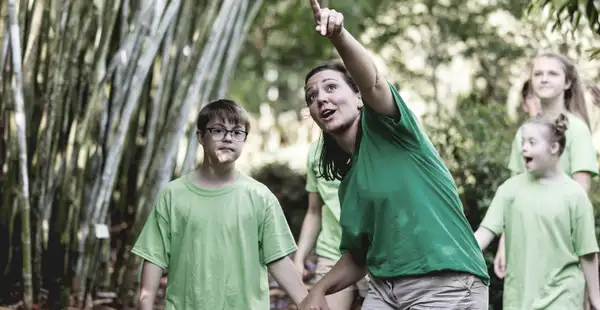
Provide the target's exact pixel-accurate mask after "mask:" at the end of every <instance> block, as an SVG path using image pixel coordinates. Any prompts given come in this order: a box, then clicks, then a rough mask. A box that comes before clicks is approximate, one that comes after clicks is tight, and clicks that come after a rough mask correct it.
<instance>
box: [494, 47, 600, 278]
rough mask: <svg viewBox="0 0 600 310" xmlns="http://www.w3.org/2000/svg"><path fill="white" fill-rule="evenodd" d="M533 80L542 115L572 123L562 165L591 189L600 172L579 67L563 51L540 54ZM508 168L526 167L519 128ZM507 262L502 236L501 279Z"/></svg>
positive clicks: (496, 264) (497, 263)
mask: <svg viewBox="0 0 600 310" xmlns="http://www.w3.org/2000/svg"><path fill="white" fill-rule="evenodd" d="M530 81H531V91H532V92H533V94H534V95H535V97H537V98H538V99H539V100H540V103H541V105H540V106H539V107H540V108H541V111H540V112H541V114H542V115H544V116H546V117H550V118H556V117H557V116H558V115H559V114H561V113H562V114H565V115H566V116H567V119H568V120H569V124H570V125H569V129H568V130H567V132H566V137H567V144H566V146H565V151H564V153H563V154H562V156H561V157H560V166H561V167H562V169H563V170H564V171H565V172H566V173H567V174H568V175H570V176H571V177H572V178H573V180H575V181H576V182H577V183H579V184H580V185H581V186H582V187H583V188H584V189H585V190H586V191H588V190H589V188H590V183H591V179H592V177H593V176H595V175H597V174H598V163H597V158H596V150H595V149H594V145H593V142H592V134H591V131H590V127H589V117H588V112H587V109H586V106H585V100H584V93H583V87H582V83H581V79H580V77H579V73H578V72H577V69H576V68H575V66H574V65H573V63H572V62H571V61H569V60H568V59H567V58H566V57H564V56H562V55H560V54H556V53H545V54H541V55H540V56H538V57H536V58H535V59H534V61H533V67H532V70H531V79H530ZM508 168H509V169H510V170H511V171H512V172H513V174H518V173H522V172H524V171H525V162H524V160H523V157H522V156H521V131H518V132H517V134H516V136H515V140H514V141H513V144H512V149H511V155H510V160H509V164H508ZM507 263H508V261H507V260H506V254H505V250H504V236H502V237H501V238H500V243H499V244H498V252H497V253H496V259H495V260H494V271H495V273H496V275H497V276H498V277H499V278H501V279H502V278H504V275H505V266H506V264H507Z"/></svg>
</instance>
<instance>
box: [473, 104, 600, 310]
mask: <svg viewBox="0 0 600 310" xmlns="http://www.w3.org/2000/svg"><path fill="white" fill-rule="evenodd" d="M567 123H568V122H567V117H566V116H564V115H563V114H560V115H559V117H558V119H557V120H556V121H555V122H552V121H549V120H548V119H547V118H544V117H543V116H538V117H535V118H533V119H531V120H529V121H527V122H526V123H525V124H524V125H523V126H522V127H521V130H520V136H521V139H522V142H521V143H522V147H521V150H522V151H521V158H522V159H523V161H524V162H525V170H526V172H524V173H520V174H517V175H515V176H513V177H511V178H510V179H508V180H507V181H505V182H504V183H503V184H502V185H501V186H500V187H499V188H498V191H497V192H496V195H495V196H494V199H493V200H492V203H491V205H490V207H489V209H488V211H487V213H486V215H485V217H484V219H483V221H482V222H481V226H480V227H479V229H477V231H476V232H475V238H476V239H477V242H478V243H479V246H480V247H481V249H482V250H484V249H485V248H486V247H487V246H488V245H489V244H490V242H491V241H492V240H493V238H494V237H495V236H497V235H500V234H501V233H503V232H504V233H505V235H506V249H507V252H506V253H507V259H508V260H507V261H508V262H509V263H508V264H507V268H506V280H505V281H504V303H503V306H504V309H546V310H548V309H557V310H563V309H582V308H583V305H584V287H585V285H586V284H587V292H588V294H589V301H590V303H591V305H592V306H593V307H594V308H595V309H600V285H599V284H598V257H597V252H598V243H597V240H596V230H595V223H594V210H593V207H592V203H591V202H590V200H589V198H588V195H587V193H586V191H585V190H584V189H583V188H582V187H581V184H580V183H578V182H576V181H574V180H573V179H571V178H570V177H569V176H568V175H567V174H565V172H564V169H563V167H561V163H560V161H561V154H563V151H564V150H565V147H566V145H568V143H569V140H568V139H569V138H568V137H566V136H567V134H566V130H567Z"/></svg>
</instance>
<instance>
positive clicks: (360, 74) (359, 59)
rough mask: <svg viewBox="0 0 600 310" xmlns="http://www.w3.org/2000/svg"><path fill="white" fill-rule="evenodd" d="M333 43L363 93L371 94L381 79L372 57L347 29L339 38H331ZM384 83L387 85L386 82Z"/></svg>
mask: <svg viewBox="0 0 600 310" xmlns="http://www.w3.org/2000/svg"><path fill="white" fill-rule="evenodd" d="M331 43H333V46H335V48H336V50H337V51H338V53H339V54H340V57H341V58H342V60H343V61H344V65H345V66H346V68H348V72H350V75H352V79H353V80H354V82H355V83H356V85H357V86H358V88H359V89H360V91H361V93H366V92H370V91H371V90H372V89H373V88H374V87H375V85H377V84H378V83H379V82H380V81H379V79H380V78H381V77H380V76H379V72H378V70H377V67H376V66H375V63H374V62H373V60H372V58H371V55H369V53H368V52H367V50H366V49H365V48H364V47H363V46H362V44H360V42H358V41H357V40H356V38H354V37H353V36H352V34H350V32H348V30H346V29H344V30H343V31H342V33H341V34H340V35H339V36H337V37H334V38H331ZM382 82H383V84H385V81H382Z"/></svg>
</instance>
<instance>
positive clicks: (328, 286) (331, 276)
mask: <svg viewBox="0 0 600 310" xmlns="http://www.w3.org/2000/svg"><path fill="white" fill-rule="evenodd" d="M365 275H367V266H366V265H365V266H359V265H357V264H356V262H355V261H354V259H353V258H352V254H351V253H349V252H346V253H344V254H343V255H342V257H341V258H340V259H339V260H338V261H337V263H336V264H335V266H333V268H331V270H330V271H329V272H328V273H327V274H326V275H325V276H324V277H323V278H322V279H321V280H320V281H319V282H317V284H315V286H314V287H313V288H312V289H313V290H320V291H321V292H323V293H324V295H330V294H335V293H337V292H339V291H341V290H343V289H345V288H347V287H349V286H351V285H353V284H354V283H356V282H358V281H359V280H360V279H362V278H364V277H365Z"/></svg>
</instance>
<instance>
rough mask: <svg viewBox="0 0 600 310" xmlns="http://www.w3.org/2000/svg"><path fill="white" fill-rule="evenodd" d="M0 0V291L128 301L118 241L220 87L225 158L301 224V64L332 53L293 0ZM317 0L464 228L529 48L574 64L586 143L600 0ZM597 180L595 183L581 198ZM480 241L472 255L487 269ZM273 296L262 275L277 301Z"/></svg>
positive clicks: (12, 298)
mask: <svg viewBox="0 0 600 310" xmlns="http://www.w3.org/2000/svg"><path fill="white" fill-rule="evenodd" d="M1 3H2V5H1V6H0V16H2V22H1V23H0V98H1V99H0V167H1V168H2V169H0V180H1V182H0V184H1V185H0V201H1V203H0V248H1V249H5V250H2V251H0V305H4V306H5V307H9V308H11V309H13V308H22V309H39V308H50V309H66V308H69V309H92V308H94V309H130V308H133V307H135V303H136V298H135V296H136V294H137V289H138V287H139V283H138V280H139V277H138V273H139V261H137V260H136V259H135V257H134V256H132V255H131V254H130V252H129V250H130V248H131V245H132V242H133V241H134V240H135V238H136V236H137V234H138V233H139V232H140V229H141V227H142V224H143V222H144V220H145V218H146V216H147V215H148V212H149V211H150V210H151V208H152V205H153V203H154V201H155V199H156V193H157V192H158V190H159V189H160V188H162V187H163V186H164V185H165V184H166V183H167V182H169V181H170V180H172V179H173V178H176V177H178V176H180V175H181V174H182V173H185V172H187V171H190V170H191V169H193V167H194V166H195V165H197V163H198V160H200V159H201V157H200V156H198V155H199V154H201V149H199V148H198V146H197V144H196V142H195V139H194V138H193V137H194V127H193V121H194V118H195V116H196V114H197V112H198V110H199V109H200V108H201V107H202V105H204V104H206V103H207V102H209V101H210V100H212V99H215V98H220V97H229V98H232V99H234V100H236V101H238V102H240V103H241V104H243V105H244V107H245V108H246V109H247V110H248V111H249V112H250V113H251V116H252V128H253V130H252V132H251V134H250V136H249V138H248V142H247V144H246V147H245V151H244V155H243V156H242V158H241V159H240V168H241V169H242V170H244V171H246V172H248V173H250V174H251V175H253V176H254V177H255V178H257V179H258V180H259V181H261V182H264V183H265V184H266V185H267V186H268V187H269V188H270V189H271V190H272V191H273V192H274V193H275V194H276V196H277V197H278V198H279V199H280V202H281V205H282V207H283V208H284V211H285V214H286V218H287V220H288V222H289V224H290V226H291V227H292V230H293V232H294V234H295V235H296V236H297V235H298V232H299V229H300V225H301V222H302V219H303V216H304V213H305V211H306V206H307V196H306V192H305V190H304V185H305V176H304V175H305V163H306V152H307V151H308V145H309V144H310V142H312V141H314V140H315V139H317V138H318V137H319V129H318V128H317V127H316V126H315V125H314V123H313V122H312V120H311V119H310V117H309V116H308V113H307V111H306V108H305V104H304V101H303V95H302V86H303V81H304V80H303V79H304V75H305V74H306V73H307V72H308V70H309V69H310V68H311V67H313V66H315V65H316V64H318V63H321V62H323V61H326V60H331V59H335V58H336V55H335V51H334V50H333V48H332V46H331V45H330V44H329V42H327V40H325V39H323V38H320V37H319V36H318V35H317V34H316V33H315V32H314V25H313V23H314V21H313V19H312V15H311V11H310V7H309V1H308V0H197V1H192V0H168V1H167V0H145V1H142V0H93V1H73V0H61V1H58V0H3V1H2V2H1ZM321 6H322V7H326V6H329V7H331V8H335V9H336V10H338V11H341V12H342V13H344V15H345V23H346V27H347V28H348V29H349V30H350V32H351V33H353V34H354V35H355V36H356V37H357V38H359V39H360V40H361V42H363V43H364V44H365V46H366V47H367V48H368V49H369V51H371V53H372V54H373V57H374V58H375V59H376V62H377V64H378V65H379V66H380V68H381V69H382V70H383V71H384V72H385V73H386V76H387V77H389V79H390V81H391V82H393V83H395V84H397V85H399V86H400V89H401V93H402V95H403V96H404V98H405V100H406V101H407V102H408V104H409V106H410V107H411V108H412V109H413V111H415V113H416V114H417V115H418V116H419V117H420V118H421V120H422V122H423V124H424V125H425V126H426V128H427V130H428V134H429V135H430V136H431V139H432V141H433V142H434V144H435V145H436V147H437V148H438V150H439V152H440V155H441V156H442V158H443V159H444V160H445V162H446V164H447V165H448V167H449V168H450V170H451V172H452V174H453V176H454V178H455V181H456V184H457V186H458V188H459V191H460V195H461V199H462V200H463V204H464V209H465V213H466V215H467V217H468V219H469V221H470V223H471V224H472V226H473V228H475V227H476V225H477V224H478V223H479V222H480V220H481V218H482V216H483V214H484V213H485V210H486V208H487V206H488V205H489V202H490V200H491V198H492V196H493V194H494V191H495V190H496V188H497V187H498V185H499V184H500V183H502V182H503V181H504V180H505V179H506V178H507V177H508V176H509V171H508V170H507V168H506V163H507V158H508V153H509V148H510V142H511V140H512V138H513V137H514V134H515V132H516V130H517V128H518V126H519V124H520V122H521V121H522V120H523V118H524V116H523V115H522V113H521V110H520V107H519V104H520V98H519V90H520V88H521V86H522V83H523V82H524V81H525V79H526V77H527V74H528V68H529V63H530V60H531V59H532V57H534V56H535V55H536V54H538V53H540V52H542V51H557V52H560V53H563V54H565V55H568V56H569V57H571V58H572V59H573V60H574V61H575V62H576V64H577V67H578V69H579V70H580V73H581V74H582V76H583V79H584V82H585V83H586V86H587V87H588V88H587V89H588V92H587V95H588V97H587V99H588V106H589V108H590V115H591V119H592V131H593V132H594V137H595V144H596V147H597V149H599V147H600V134H599V133H598V132H599V131H600V130H599V127H600V126H599V125H600V109H599V108H597V107H596V105H597V104H599V102H600V98H599V97H600V92H598V93H595V95H594V92H593V91H592V90H593V88H594V87H597V86H598V85H599V84H600V61H599V60H598V59H597V58H598V56H599V53H598V51H599V50H598V47H599V46H600V44H599V41H600V40H599V38H600V24H599V23H598V10H599V8H600V2H599V1H597V0H585V1H582V0H571V1H568V0H553V1H550V0H538V1H523V0H444V1H437V0H404V1H393V0H343V1H342V0H329V1H322V2H321ZM594 48H595V49H594ZM596 89H597V88H596ZM599 189H600V187H599V186H598V180H597V179H596V180H594V182H593V189H592V190H591V197H592V200H593V201H594V205H595V207H596V208H598V207H599V206H600V191H599ZM103 225H106V226H103ZM103 227H108V231H104V230H103ZM495 250H496V249H495V248H494V247H491V248H490V249H489V250H488V251H486V253H485V256H486V259H487V261H488V266H490V268H491V260H492V256H493V253H494V252H495ZM490 274H493V271H492V270H491V269H490ZM166 281H167V278H166V277H165V279H164V281H163V286H162V287H161V290H164V283H166ZM307 281H308V282H309V283H310V276H309V278H308V279H307ZM163 293H164V292H163ZM501 296H502V281H501V280H499V279H497V278H495V277H494V276H493V279H492V283H491V290H490V301H491V304H492V309H501V303H502V301H501ZM161 303H162V301H160V300H159V302H158V303H157V308H159V307H161ZM288 307H290V308H292V307H293V306H291V305H289V301H288V300H287V298H286V297H285V295H284V294H283V293H282V292H281V291H279V290H278V289H277V286H276V283H272V308H273V309H286V308H288Z"/></svg>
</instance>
